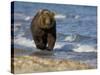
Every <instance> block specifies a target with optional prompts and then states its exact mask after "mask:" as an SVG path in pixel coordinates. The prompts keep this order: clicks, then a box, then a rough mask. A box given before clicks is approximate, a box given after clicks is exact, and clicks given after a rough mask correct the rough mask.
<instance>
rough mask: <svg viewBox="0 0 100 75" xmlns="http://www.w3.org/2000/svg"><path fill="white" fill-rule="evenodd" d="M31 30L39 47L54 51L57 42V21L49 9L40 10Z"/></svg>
mask: <svg viewBox="0 0 100 75" xmlns="http://www.w3.org/2000/svg"><path fill="white" fill-rule="evenodd" d="M31 32H32V37H33V40H34V42H35V45H36V47H37V48H38V49H41V50H48V51H52V50H53V48H54V45H55V42H56V21H55V18H54V13H53V12H51V11H50V10H48V9H43V10H39V11H38V12H37V14H36V15H35V16H34V18H33V20H32V22H31Z"/></svg>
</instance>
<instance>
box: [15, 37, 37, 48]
mask: <svg viewBox="0 0 100 75" xmlns="http://www.w3.org/2000/svg"><path fill="white" fill-rule="evenodd" d="M14 43H15V44H18V45H20V46H25V47H35V44H34V42H33V41H32V40H30V39H27V38H25V37H18V38H16V39H14Z"/></svg>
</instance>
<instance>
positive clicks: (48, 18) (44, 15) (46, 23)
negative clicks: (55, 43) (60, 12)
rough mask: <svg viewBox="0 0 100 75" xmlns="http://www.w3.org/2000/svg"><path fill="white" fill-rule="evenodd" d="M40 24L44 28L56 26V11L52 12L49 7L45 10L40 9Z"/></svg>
mask: <svg viewBox="0 0 100 75" xmlns="http://www.w3.org/2000/svg"><path fill="white" fill-rule="evenodd" d="M37 15H38V18H37V19H38V23H39V24H38V25H39V27H40V28H43V29H49V28H52V27H53V26H54V23H55V19H54V15H55V14H54V13H53V12H51V11H50V10H48V9H43V10H39V11H38V13H37Z"/></svg>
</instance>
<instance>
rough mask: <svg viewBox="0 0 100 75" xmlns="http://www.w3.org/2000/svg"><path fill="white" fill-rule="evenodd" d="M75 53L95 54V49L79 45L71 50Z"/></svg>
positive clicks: (90, 46)
mask: <svg viewBox="0 0 100 75" xmlns="http://www.w3.org/2000/svg"><path fill="white" fill-rule="evenodd" d="M73 51H75V52H97V49H96V48H95V47H94V46H92V45H81V44H78V45H77V47H76V48H74V49H73Z"/></svg>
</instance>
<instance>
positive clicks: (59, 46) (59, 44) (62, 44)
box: [54, 42, 65, 49]
mask: <svg viewBox="0 0 100 75" xmlns="http://www.w3.org/2000/svg"><path fill="white" fill-rule="evenodd" d="M64 45H65V43H62V42H56V43H55V46H54V49H56V48H59V49H60V48H62V47H63V46H64Z"/></svg>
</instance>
